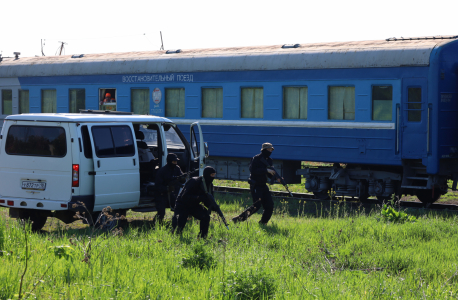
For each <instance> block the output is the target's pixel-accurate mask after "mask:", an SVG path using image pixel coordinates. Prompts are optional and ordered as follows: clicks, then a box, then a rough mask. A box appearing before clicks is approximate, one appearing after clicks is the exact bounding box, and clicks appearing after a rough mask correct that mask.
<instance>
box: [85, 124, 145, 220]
mask: <svg viewBox="0 0 458 300" xmlns="http://www.w3.org/2000/svg"><path fill="white" fill-rule="evenodd" d="M87 125H88V129H89V136H90V138H91V144H92V154H93V161H94V187H95V188H94V190H95V192H94V193H95V204H94V211H101V210H102V209H103V208H104V207H107V206H110V207H111V208H112V209H125V208H131V207H134V206H136V205H138V202H139V200H140V169H139V161H138V151H137V145H136V143H135V138H134V131H133V127H132V124H130V123H116V124H113V123H112V124H94V123H93V124H87Z"/></svg>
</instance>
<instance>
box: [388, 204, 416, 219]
mask: <svg viewBox="0 0 458 300" xmlns="http://www.w3.org/2000/svg"><path fill="white" fill-rule="evenodd" d="M382 218H383V219H384V220H385V221H387V222H393V223H405V222H415V221H416V220H417V218H416V217H414V216H411V215H409V214H407V213H406V212H404V211H396V210H395V209H394V208H393V207H392V206H388V205H386V204H384V205H383V207H382Z"/></svg>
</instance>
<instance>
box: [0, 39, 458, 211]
mask: <svg viewBox="0 0 458 300" xmlns="http://www.w3.org/2000/svg"><path fill="white" fill-rule="evenodd" d="M457 38H458V36H439V37H420V38H407V39H406V38H402V39H395V38H392V39H387V40H381V41H362V42H344V43H317V44H294V45H283V46H282V45H277V46H258V47H240V48H218V49H195V50H174V51H151V52H130V53H109V54H87V55H86V54H81V55H72V56H51V57H24V58H23V57H16V58H3V59H2V58H0V89H1V97H2V98H1V99H2V101H1V109H2V116H3V117H5V115H8V114H12V113H13V114H16V113H25V112H31V113H32V112H34V113H36V112H78V111H79V109H93V110H97V109H103V110H118V111H133V112H134V113H138V114H154V115H158V116H165V117H168V118H170V119H172V120H173V121H174V122H176V123H177V124H183V125H182V127H181V129H182V131H183V132H184V133H186V132H187V133H189V128H187V126H185V125H184V124H189V123H190V120H199V122H200V124H201V125H202V128H203V131H204V133H205V140H206V141H207V142H208V145H209V149H210V155H211V157H210V158H209V162H208V163H209V164H212V165H215V166H216V167H217V170H218V175H217V176H218V177H219V178H229V179H247V178H248V173H249V171H248V164H249V159H250V158H251V157H252V156H253V155H254V154H256V153H257V152H259V150H260V146H261V144H262V143H264V142H271V143H273V145H274V147H275V152H274V154H273V156H272V157H273V158H274V161H275V162H276V164H277V168H278V169H280V170H281V172H282V175H283V177H284V178H285V179H286V180H287V181H288V182H298V181H299V180H300V177H299V175H302V176H305V177H306V178H307V181H306V188H307V189H308V190H310V191H313V192H314V193H315V194H317V195H319V196H322V197H326V195H327V192H328V191H329V190H330V189H333V190H334V191H335V192H336V193H337V195H349V196H356V197H359V198H360V199H361V200H364V199H366V198H367V197H368V196H377V197H378V198H379V199H385V198H388V197H391V196H392V195H394V194H396V195H401V194H411V195H417V196H418V198H419V199H420V200H421V201H423V202H434V201H436V200H437V199H438V198H439V197H440V195H441V194H444V193H446V192H447V180H449V179H453V180H454V185H455V186H456V181H457V178H458V176H457V175H458V120H457V118H456V115H457V113H458V103H457V102H458V98H457V92H458V91H457V72H458V69H457V67H458V41H457ZM107 94H110V95H109V96H108V95H107ZM107 96H108V97H107ZM3 134H5V133H3ZM301 161H317V162H331V163H334V166H332V167H321V168H306V169H300V162H301ZM341 164H344V167H343V166H341Z"/></svg>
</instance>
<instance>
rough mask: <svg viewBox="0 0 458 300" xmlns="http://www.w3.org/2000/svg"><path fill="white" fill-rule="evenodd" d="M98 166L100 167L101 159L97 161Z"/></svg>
mask: <svg viewBox="0 0 458 300" xmlns="http://www.w3.org/2000/svg"><path fill="white" fill-rule="evenodd" d="M97 167H98V168H100V160H98V161H97Z"/></svg>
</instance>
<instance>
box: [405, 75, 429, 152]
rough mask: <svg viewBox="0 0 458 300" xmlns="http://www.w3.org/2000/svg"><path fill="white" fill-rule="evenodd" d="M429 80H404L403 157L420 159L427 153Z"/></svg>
mask: <svg viewBox="0 0 458 300" xmlns="http://www.w3.org/2000/svg"><path fill="white" fill-rule="evenodd" d="M426 89H427V80H426V78H404V79H403V80H402V143H401V144H402V149H401V151H402V158H406V159H419V158H422V157H425V156H426V155H427V142H428V141H427V130H428V116H427V107H428V104H427V103H428V101H427V90H426Z"/></svg>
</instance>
